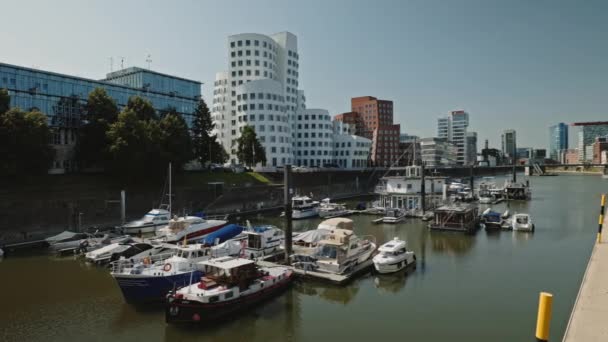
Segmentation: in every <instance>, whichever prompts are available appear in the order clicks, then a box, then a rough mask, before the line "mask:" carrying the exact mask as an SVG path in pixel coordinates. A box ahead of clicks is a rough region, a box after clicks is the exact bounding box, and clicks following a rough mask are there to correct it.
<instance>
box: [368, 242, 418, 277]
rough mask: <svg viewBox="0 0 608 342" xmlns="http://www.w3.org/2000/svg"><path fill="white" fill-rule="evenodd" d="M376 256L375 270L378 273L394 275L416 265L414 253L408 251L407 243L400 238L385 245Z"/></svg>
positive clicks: (374, 259)
mask: <svg viewBox="0 0 608 342" xmlns="http://www.w3.org/2000/svg"><path fill="white" fill-rule="evenodd" d="M378 252H379V253H378V254H377V255H376V256H374V258H373V261H374V268H375V269H376V271H377V272H378V273H393V272H398V271H401V270H402V269H404V268H406V267H408V266H409V265H414V264H415V263H416V255H414V252H412V251H408V250H407V248H406V243H405V241H403V240H400V239H399V238H394V239H393V240H391V241H389V242H387V243H385V244H383V245H382V246H380V248H378Z"/></svg>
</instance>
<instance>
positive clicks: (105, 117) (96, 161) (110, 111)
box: [76, 88, 118, 167]
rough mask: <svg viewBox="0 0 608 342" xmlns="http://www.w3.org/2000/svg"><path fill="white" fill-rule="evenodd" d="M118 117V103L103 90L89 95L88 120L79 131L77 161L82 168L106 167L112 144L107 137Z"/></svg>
mask: <svg viewBox="0 0 608 342" xmlns="http://www.w3.org/2000/svg"><path fill="white" fill-rule="evenodd" d="M117 117H118V107H117V106H116V102H115V101H114V100H113V99H112V98H111V97H110V96H108V94H107V93H106V91H105V90H104V89H103V88H95V89H94V90H93V91H92V92H91V93H89V98H88V101H87V105H86V118H85V121H84V122H83V125H82V126H81V127H80V129H79V130H78V140H77V142H76V159H77V160H78V162H79V164H80V165H81V166H84V167H86V166H94V165H96V166H102V167H103V166H105V164H106V161H107V159H108V146H109V144H110V142H109V140H108V137H107V135H106V133H107V131H108V129H109V128H110V125H111V124H112V123H114V122H115V121H116V119H117Z"/></svg>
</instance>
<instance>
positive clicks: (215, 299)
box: [209, 296, 220, 303]
mask: <svg viewBox="0 0 608 342" xmlns="http://www.w3.org/2000/svg"><path fill="white" fill-rule="evenodd" d="M218 300H220V299H219V297H218V296H211V297H209V303H215V302H217V301H218Z"/></svg>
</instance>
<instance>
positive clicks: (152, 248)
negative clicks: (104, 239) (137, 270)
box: [99, 242, 176, 262]
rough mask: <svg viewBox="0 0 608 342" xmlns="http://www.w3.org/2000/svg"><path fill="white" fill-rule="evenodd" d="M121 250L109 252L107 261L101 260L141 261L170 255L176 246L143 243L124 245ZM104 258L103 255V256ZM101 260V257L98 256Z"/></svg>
mask: <svg viewBox="0 0 608 342" xmlns="http://www.w3.org/2000/svg"><path fill="white" fill-rule="evenodd" d="M123 245H124V246H123V248H120V250H118V251H115V252H111V253H110V258H109V260H107V259H102V260H103V262H108V261H117V260H123V259H128V260H133V261H139V260H143V259H144V258H145V257H150V256H153V255H157V254H163V253H170V252H172V251H173V250H175V248H176V246H175V245H172V244H166V243H157V242H153V243H145V242H134V243H125V244H123ZM104 256H105V255H104ZM99 257H100V258H101V255H100V256H99Z"/></svg>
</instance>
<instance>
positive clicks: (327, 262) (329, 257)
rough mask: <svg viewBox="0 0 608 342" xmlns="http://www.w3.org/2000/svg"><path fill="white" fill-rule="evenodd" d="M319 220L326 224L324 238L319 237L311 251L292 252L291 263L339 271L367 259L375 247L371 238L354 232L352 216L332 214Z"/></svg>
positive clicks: (346, 269)
mask: <svg viewBox="0 0 608 342" xmlns="http://www.w3.org/2000/svg"><path fill="white" fill-rule="evenodd" d="M321 224H322V225H323V226H324V227H328V228H330V229H329V234H328V235H327V238H326V239H325V240H321V241H319V243H318V245H319V250H318V252H316V253H315V254H313V255H296V254H294V256H293V258H292V260H293V266H294V267H296V268H301V269H305V270H316V271H320V272H328V273H334V274H342V273H345V272H348V271H350V270H352V269H353V268H355V267H356V266H357V265H359V264H361V263H364V262H365V261H367V260H369V258H370V257H371V256H372V254H373V253H374V251H375V250H376V244H375V243H374V242H372V241H370V240H367V239H362V238H360V237H358V236H357V235H355V234H354V232H353V221H352V220H349V219H346V218H333V219H329V220H325V221H323V222H322V223H321Z"/></svg>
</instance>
